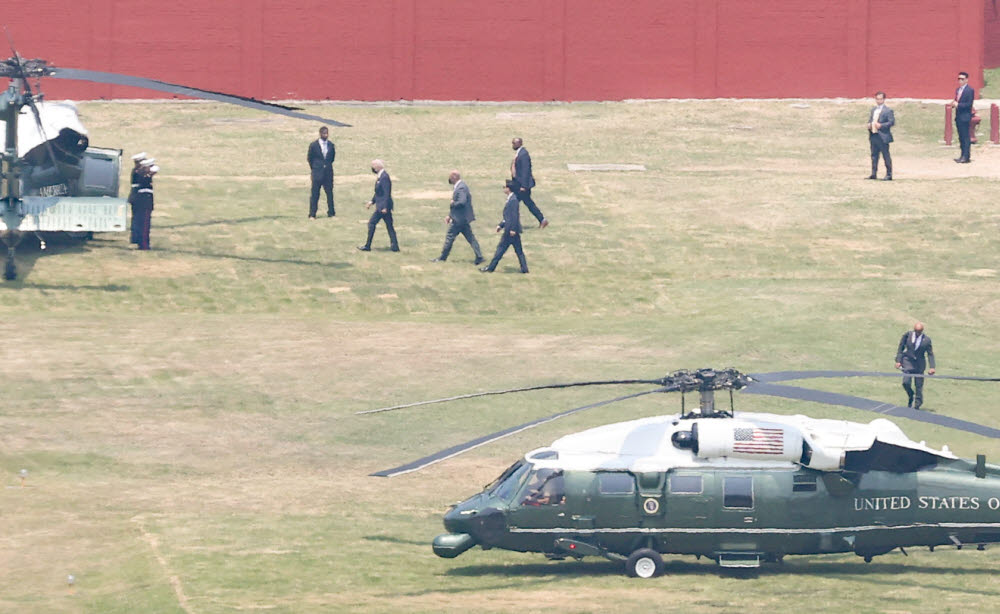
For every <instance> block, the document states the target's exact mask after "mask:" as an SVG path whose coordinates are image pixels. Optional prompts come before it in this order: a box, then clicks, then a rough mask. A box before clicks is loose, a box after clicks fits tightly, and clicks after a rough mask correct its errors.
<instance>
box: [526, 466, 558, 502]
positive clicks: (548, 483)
mask: <svg viewBox="0 0 1000 614" xmlns="http://www.w3.org/2000/svg"><path fill="white" fill-rule="evenodd" d="M565 502H566V488H565V485H564V483H563V474H562V471H560V470H557V469H539V470H538V471H536V472H535V473H534V474H533V475H532V476H531V477H530V478H529V481H528V486H527V488H525V490H524V496H523V497H521V505H532V506H536V507H537V506H542V505H562V504H563V503H565Z"/></svg>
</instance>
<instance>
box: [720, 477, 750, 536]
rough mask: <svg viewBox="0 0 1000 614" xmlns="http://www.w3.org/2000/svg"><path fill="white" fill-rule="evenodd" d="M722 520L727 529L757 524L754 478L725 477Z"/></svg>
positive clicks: (723, 479) (723, 481)
mask: <svg viewBox="0 0 1000 614" xmlns="http://www.w3.org/2000/svg"><path fill="white" fill-rule="evenodd" d="M720 518H721V519H722V521H723V525H724V526H726V527H744V526H754V525H756V524H757V508H756V506H755V505H754V483H753V476H749V475H724V476H723V477H722V513H721V516H720Z"/></svg>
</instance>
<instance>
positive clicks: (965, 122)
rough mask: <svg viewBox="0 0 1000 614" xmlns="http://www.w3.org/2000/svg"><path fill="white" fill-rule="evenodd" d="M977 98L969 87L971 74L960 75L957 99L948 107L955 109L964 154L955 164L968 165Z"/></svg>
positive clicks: (956, 127) (956, 92)
mask: <svg viewBox="0 0 1000 614" xmlns="http://www.w3.org/2000/svg"><path fill="white" fill-rule="evenodd" d="M975 98H976V91H975V90H974V89H972V86H971V85H969V73H967V72H960V73H958V88H957V89H956V90H955V99H954V100H952V101H950V102H948V106H950V107H954V108H955V130H957V131H958V143H959V145H960V146H961V148H962V153H961V155H959V157H957V158H955V162H959V163H962V164H968V163H969V162H971V161H972V160H971V158H970V157H969V153H970V152H969V149H970V145H971V143H970V140H971V138H972V137H971V136H970V135H969V124H970V123H971V122H972V101H973V100H975Z"/></svg>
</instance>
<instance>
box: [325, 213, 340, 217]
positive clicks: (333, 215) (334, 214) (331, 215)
mask: <svg viewBox="0 0 1000 614" xmlns="http://www.w3.org/2000/svg"><path fill="white" fill-rule="evenodd" d="M326 217H337V214H336V213H327V214H326Z"/></svg>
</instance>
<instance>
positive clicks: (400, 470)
mask: <svg viewBox="0 0 1000 614" xmlns="http://www.w3.org/2000/svg"><path fill="white" fill-rule="evenodd" d="M675 389H676V388H675V387H673V386H664V387H662V388H657V389H655V390H644V391H643V392H636V393H633V394H627V395H625V396H620V397H616V398H614V399H609V400H606V401H598V402H597V403H591V404H589V405H583V406H581V407H575V408H573V409H568V410H566V411H561V412H559V413H557V414H553V415H551V416H548V417H545V418H539V419H537V420H532V421H531V422H525V423H524V424H520V425H518V426H512V427H510V428H507V429H504V430H502V431H497V432H496V433H491V434H489V435H484V436H483V437H477V438H476V439H473V440H471V441H467V442H465V443H461V444H458V445H457V446H452V447H450V448H448V449H446V450H441V451H440V452H435V453H434V454H431V455H430V456H425V457H423V458H421V459H419V460H415V461H413V462H411V463H407V464H405V465H401V466H399V467H394V468H392V469H384V470H382V471H376V472H375V473H372V474H371V475H372V476H375V477H380V478H391V477H394V476H397V475H402V474H404V473H411V472H414V471H419V470H421V469H423V468H425V467H428V466H430V465H433V464H435V463H440V462H441V461H443V460H447V459H449V458H454V457H455V456H458V455H459V454H462V453H464V452H468V451H469V450H472V449H474V448H478V447H480V446H484V445H486V444H488V443H492V442H494V441H497V440H500V439H503V438H504V437H509V436H510V435H514V434H515V433H520V432H521V431H526V430H528V429H531V428H534V427H536V426H540V425H542V424H547V423H549V422H553V421H555V420H558V419H560V418H565V417H566V416H569V415H571V414H575V413H577V412H581V411H584V410H587V409H593V408H595V407H601V406H603V405H610V404H611V403H617V402H619V401H626V400H628V399H634V398H636V397H641V396H645V395H647V394H655V393H657V392H671V391H673V390H675Z"/></svg>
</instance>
